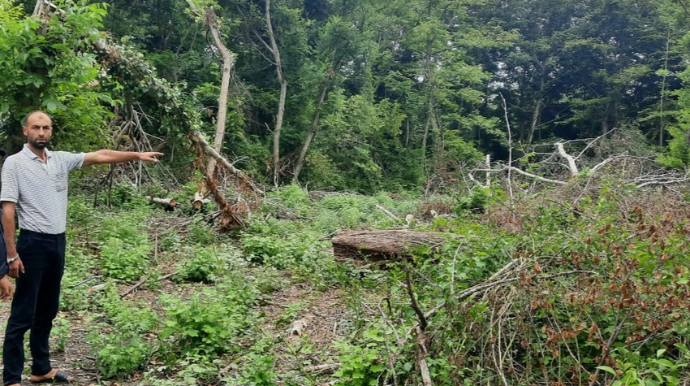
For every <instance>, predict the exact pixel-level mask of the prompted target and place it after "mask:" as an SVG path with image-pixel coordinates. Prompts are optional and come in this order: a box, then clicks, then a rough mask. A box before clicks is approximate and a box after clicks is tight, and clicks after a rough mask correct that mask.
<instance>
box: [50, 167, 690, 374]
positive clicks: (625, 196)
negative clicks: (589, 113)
mask: <svg viewBox="0 0 690 386" xmlns="http://www.w3.org/2000/svg"><path fill="white" fill-rule="evenodd" d="M578 183H579V182H578V181H574V182H573V183H572V185H571V186H567V187H566V188H563V189H561V190H554V191H543V192H540V193H538V194H534V195H532V196H520V197H514V201H510V200H508V197H506V196H505V194H501V192H500V191H499V189H496V190H495V191H494V192H493V193H492V194H491V195H490V197H489V195H488V194H487V193H486V192H482V193H481V194H480V196H481V197H483V198H482V199H479V198H477V197H474V196H473V195H477V194H479V193H476V192H475V193H471V194H470V195H468V196H467V197H450V196H449V197H432V198H426V199H419V198H415V197H414V196H410V195H392V194H384V193H382V194H379V195H376V196H361V195H357V194H351V193H324V192H306V191H304V190H302V189H300V188H298V187H295V186H287V187H284V188H281V189H279V190H276V191H273V192H269V193H268V195H267V197H266V199H265V201H264V203H263V205H262V207H261V208H260V209H259V210H258V211H256V212H254V213H252V215H251V219H250V221H249V222H248V226H247V227H246V228H245V229H244V230H242V231H239V232H236V233H232V234H218V233H216V232H215V230H214V228H213V225H212V224H211V223H209V222H208V221H207V218H206V217H205V215H204V214H203V213H201V214H196V215H194V214H193V213H192V214H190V213H191V212H187V211H185V210H180V211H178V212H164V211H162V210H160V208H156V207H152V206H149V205H148V204H146V203H139V204H137V203H134V204H130V205H128V206H126V207H122V208H119V209H113V210H103V209H101V208H97V209H94V208H93V207H92V206H91V205H89V204H88V201H86V200H85V199H83V198H81V197H79V196H75V197H73V198H72V200H71V202H70V227H69V228H70V231H69V234H68V236H69V243H70V248H69V254H68V268H67V273H66V275H65V279H64V291H63V295H64V296H63V302H62V309H63V311H66V312H67V313H68V314H71V315H88V318H87V319H88V321H89V323H88V330H89V335H88V342H89V343H90V344H91V345H92V350H93V355H94V356H95V357H96V358H97V360H96V366H97V367H98V369H99V371H100V373H101V375H102V376H103V377H105V378H113V377H115V378H120V379H121V380H122V381H123V382H127V381H128V380H129V381H131V382H136V383H137V384H141V385H206V384H227V385H278V384H283V385H317V384H324V383H332V384H337V385H379V384H399V385H402V384H421V383H422V382H423V380H422V376H421V374H422V369H423V368H425V369H426V370H428V373H429V374H430V377H431V379H432V380H433V382H434V384H439V385H459V384H464V385H474V384H487V383H489V384H494V383H500V384H509V385H525V384H559V383H558V382H561V383H560V384H562V385H581V384H591V383H592V382H594V384H615V385H680V384H683V382H685V380H688V379H690V378H688V371H689V370H688V369H687V367H688V366H687V363H689V362H688V361H689V360H690V354H689V353H688V350H687V347H688V342H687V339H686V337H687V336H688V332H689V331H690V325H689V324H688V322H687V320H690V318H688V316H690V315H688V311H687V310H688V309H690V308H689V306H690V304H688V301H690V300H689V299H690V287H689V286H688V283H689V279H688V278H689V277H690V272H688V270H687V268H686V267H687V266H688V263H689V262H688V261H687V259H688V256H690V251H688V248H690V247H688V245H690V244H689V243H688V235H689V234H690V225H688V224H687V219H688V218H690V215H689V214H690V211H688V210H687V209H685V208H686V206H687V202H686V201H685V199H684V198H683V197H684V196H683V195H675V196H672V197H669V196H668V195H666V196H665V195H663V192H662V191H646V192H640V191H634V190H631V189H629V188H627V187H625V186H620V185H617V184H616V183H615V180H611V181H608V182H607V181H602V182H601V183H600V185H599V186H596V187H593V186H591V184H589V185H588V186H587V190H586V191H584V190H581V189H582V187H580V186H578V185H577V184H578ZM131 202H132V201H130V203H131ZM384 209H385V211H384ZM386 212H388V213H386ZM406 217H407V219H406ZM348 229H364V230H366V229H369V230H376V229H409V231H420V232H437V233H438V234H443V235H445V236H446V238H445V239H444V240H445V241H440V242H439V241H435V242H434V243H433V245H427V246H426V247H417V248H414V249H412V250H411V251H412V254H411V256H410V257H409V258H407V259H402V260H399V261H398V262H395V263H389V264H387V265H386V266H385V267H382V268H379V267H376V266H371V265H369V264H366V263H360V264H352V263H345V262H336V261H335V260H334V259H333V256H332V255H331V252H330V247H331V245H330V238H331V237H332V236H333V235H334V234H335V233H337V232H338V231H340V230H348ZM432 246H433V248H432ZM163 276H165V277H166V279H164V280H161V278H162V277H163ZM135 283H137V285H140V287H139V288H140V289H139V290H138V291H141V294H144V296H139V295H140V294H137V296H130V295H128V296H124V297H123V296H121V294H122V291H124V290H126V289H128V288H130V287H131V286H133V285H135ZM288 288H293V291H294V288H301V289H302V290H301V291H303V292H301V293H298V296H297V298H293V299H292V300H291V301H290V303H286V304H280V305H279V306H280V307H281V309H282V313H279V314H275V315H272V316H270V317H269V316H268V315H267V314H266V313H265V312H264V311H263V309H264V307H265V306H267V305H269V304H270V305H271V307H276V304H275V303H274V300H273V299H274V297H275V296H278V294H279V291H281V290H287V289H288ZM326 293H339V294H340V295H339V299H338V307H339V308H338V311H337V312H338V319H337V321H336V323H335V326H334V327H333V331H337V334H336V336H335V338H333V339H332V340H330V341H328V342H326V343H324V342H322V341H312V340H311V337H310V336H309V334H307V335H305V336H301V337H299V339H292V338H290V339H289V338H288V337H287V335H286V334H287V330H288V329H289V328H290V325H291V323H292V322H293V321H295V320H297V319H299V318H300V317H303V316H304V315H305V314H308V313H309V312H312V310H313V307H315V306H318V305H319V303H320V302H321V303H324V301H322V300H319V299H320V296H322V294H323V296H325V294H326ZM321 312H322V311H321ZM327 316H328V315H323V314H319V316H317V317H327ZM61 323H62V322H61ZM267 325H272V326H273V327H274V330H272V331H273V332H271V331H270V330H268V329H266V328H265V327H266V326H267ZM61 326H62V327H61V328H62V329H63V330H64V329H66V328H68V327H69V326H70V324H69V323H62V324H61ZM65 326H67V327H65ZM61 344H62V345H63V346H64V344H65V342H62V343H61ZM67 344H68V343H67ZM318 366H325V367H323V368H326V369H329V371H321V370H318V371H317V370H314V368H319V367H318ZM134 380H136V381H134Z"/></svg>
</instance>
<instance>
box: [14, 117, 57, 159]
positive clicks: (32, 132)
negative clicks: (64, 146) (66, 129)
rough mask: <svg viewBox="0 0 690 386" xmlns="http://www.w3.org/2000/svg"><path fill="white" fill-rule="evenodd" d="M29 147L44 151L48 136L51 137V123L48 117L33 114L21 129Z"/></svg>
mask: <svg viewBox="0 0 690 386" xmlns="http://www.w3.org/2000/svg"><path fill="white" fill-rule="evenodd" d="M22 129H23V130H24V135H26V139H27V141H28V142H29V145H31V146H32V147H34V148H35V149H39V150H43V149H45V147H46V145H47V144H48V141H49V140H50V136H51V135H53V122H52V121H51V119H50V117H49V116H47V115H46V114H43V113H40V112H39V113H34V114H31V115H30V116H29V118H28V119H27V120H26V125H25V126H24V127H23V128H22Z"/></svg>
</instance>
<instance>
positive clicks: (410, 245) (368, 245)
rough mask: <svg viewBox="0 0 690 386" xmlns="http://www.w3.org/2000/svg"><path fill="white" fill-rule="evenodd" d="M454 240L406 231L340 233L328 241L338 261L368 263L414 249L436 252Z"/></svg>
mask: <svg viewBox="0 0 690 386" xmlns="http://www.w3.org/2000/svg"><path fill="white" fill-rule="evenodd" d="M456 237H458V236H457V235H451V234H446V233H436V232H411V231H407V230H379V231H343V232H340V233H338V234H336V235H335V236H334V237H333V238H332V239H331V243H332V244H333V255H334V256H335V258H341V259H359V260H369V261H382V260H399V259H402V258H404V257H406V256H409V255H410V254H411V253H412V252H414V251H415V249H418V248H420V247H421V248H423V249H425V250H431V251H434V250H437V249H439V248H442V247H443V243H444V242H445V241H447V240H451V239H453V238H456Z"/></svg>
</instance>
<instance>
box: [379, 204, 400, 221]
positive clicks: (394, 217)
mask: <svg viewBox="0 0 690 386" xmlns="http://www.w3.org/2000/svg"><path fill="white" fill-rule="evenodd" d="M376 209H378V210H380V211H381V212H383V213H385V214H386V215H387V216H388V217H390V218H392V219H393V220H395V221H398V222H400V219H399V218H398V216H396V215H394V214H393V213H392V212H391V211H389V210H388V209H386V208H384V207H382V206H381V205H379V204H376Z"/></svg>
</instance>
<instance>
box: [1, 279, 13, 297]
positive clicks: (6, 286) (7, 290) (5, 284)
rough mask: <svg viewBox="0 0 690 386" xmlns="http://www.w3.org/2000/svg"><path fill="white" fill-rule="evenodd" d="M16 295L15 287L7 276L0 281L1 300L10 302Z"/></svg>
mask: <svg viewBox="0 0 690 386" xmlns="http://www.w3.org/2000/svg"><path fill="white" fill-rule="evenodd" d="M13 294H14V287H13V286H12V283H10V279H9V278H8V277H7V276H3V278H2V279H0V300H9V299H11V298H12V295H13Z"/></svg>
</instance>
